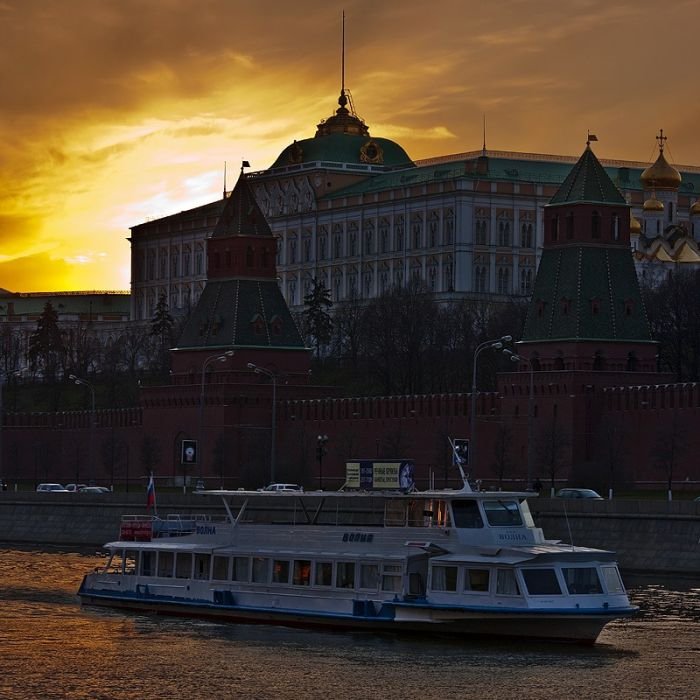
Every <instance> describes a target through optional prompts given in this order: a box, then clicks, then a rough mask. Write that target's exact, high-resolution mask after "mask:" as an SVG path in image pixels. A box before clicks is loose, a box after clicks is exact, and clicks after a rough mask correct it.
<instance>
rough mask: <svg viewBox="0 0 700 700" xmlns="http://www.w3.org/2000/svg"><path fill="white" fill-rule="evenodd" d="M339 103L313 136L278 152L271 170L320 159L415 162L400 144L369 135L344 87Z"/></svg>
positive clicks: (384, 163)
mask: <svg viewBox="0 0 700 700" xmlns="http://www.w3.org/2000/svg"><path fill="white" fill-rule="evenodd" d="M338 104H339V105H340V106H339V107H338V109H337V110H336V111H335V114H334V115H332V116H330V117H328V119H325V120H323V121H322V122H321V123H320V124H318V126H317V127H316V135H315V136H314V137H313V138H312V139H303V140H301V141H294V142H293V143H291V144H290V145H289V146H287V147H286V148H285V149H284V150H283V151H282V153H280V154H279V156H278V157H277V160H275V162H274V163H273V164H272V165H271V166H270V169H272V168H284V167H286V166H289V165H299V164H302V163H315V162H317V161H324V162H325V163H326V164H334V165H335V164H337V163H343V164H352V165H378V166H384V167H385V168H397V167H404V168H405V167H410V166H412V165H413V161H412V160H411V159H410V158H409V156H408V154H407V153H406V151H404V149H403V148H402V147H401V146H399V144H398V143H396V142H394V141H391V140H389V139H383V138H375V137H372V136H370V133H369V127H368V126H367V125H366V124H365V123H364V121H362V119H360V118H359V117H358V116H357V115H356V114H355V113H354V112H351V111H350V110H349V109H348V108H347V107H346V105H347V104H348V97H347V96H346V94H345V90H341V92H340V97H339V98H338Z"/></svg>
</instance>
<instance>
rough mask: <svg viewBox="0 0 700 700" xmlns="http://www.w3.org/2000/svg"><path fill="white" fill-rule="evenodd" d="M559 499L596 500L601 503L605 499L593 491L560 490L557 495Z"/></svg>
mask: <svg viewBox="0 0 700 700" xmlns="http://www.w3.org/2000/svg"><path fill="white" fill-rule="evenodd" d="M556 497H557V498H594V499H598V500H600V501H602V500H603V497H602V496H601V495H600V494H599V493H598V492H597V491H594V490H593V489H559V490H558V491H557V493H556Z"/></svg>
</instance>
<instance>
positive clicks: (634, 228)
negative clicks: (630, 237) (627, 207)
mask: <svg viewBox="0 0 700 700" xmlns="http://www.w3.org/2000/svg"><path fill="white" fill-rule="evenodd" d="M641 232H642V225H641V224H640V223H639V219H637V218H636V217H634V216H632V212H630V233H641Z"/></svg>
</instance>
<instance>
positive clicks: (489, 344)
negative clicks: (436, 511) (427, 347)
mask: <svg viewBox="0 0 700 700" xmlns="http://www.w3.org/2000/svg"><path fill="white" fill-rule="evenodd" d="M511 340H513V336H510V335H504V336H503V337H502V338H498V339H497V340H485V341H484V342H483V343H479V345H477V346H476V350H475V351H474V364H473V368H472V415H471V427H470V433H471V434H470V435H469V439H470V443H469V462H468V466H469V471H470V472H471V473H472V474H473V473H474V470H475V469H476V361H477V359H478V358H479V355H480V354H481V352H482V351H483V350H487V349H489V348H493V349H495V350H500V349H501V348H502V347H503V343H510V341H511Z"/></svg>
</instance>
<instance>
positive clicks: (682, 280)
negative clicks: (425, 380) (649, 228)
mask: <svg viewBox="0 0 700 700" xmlns="http://www.w3.org/2000/svg"><path fill="white" fill-rule="evenodd" d="M642 293H643V295H644V299H645V306H646V310H647V315H648V317H649V325H650V327H651V334H652V337H653V338H655V339H656V340H658V341H659V365H660V369H661V371H671V372H673V373H674V374H675V375H676V380H677V381H679V382H682V381H693V382H695V381H698V380H699V379H700V307H699V306H698V304H697V299H698V297H699V296H700V273H699V272H698V271H692V270H691V271H683V270H674V271H673V273H672V274H670V275H669V276H668V277H667V278H666V279H664V280H663V282H661V284H659V285H656V286H651V285H649V284H646V285H642Z"/></svg>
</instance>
